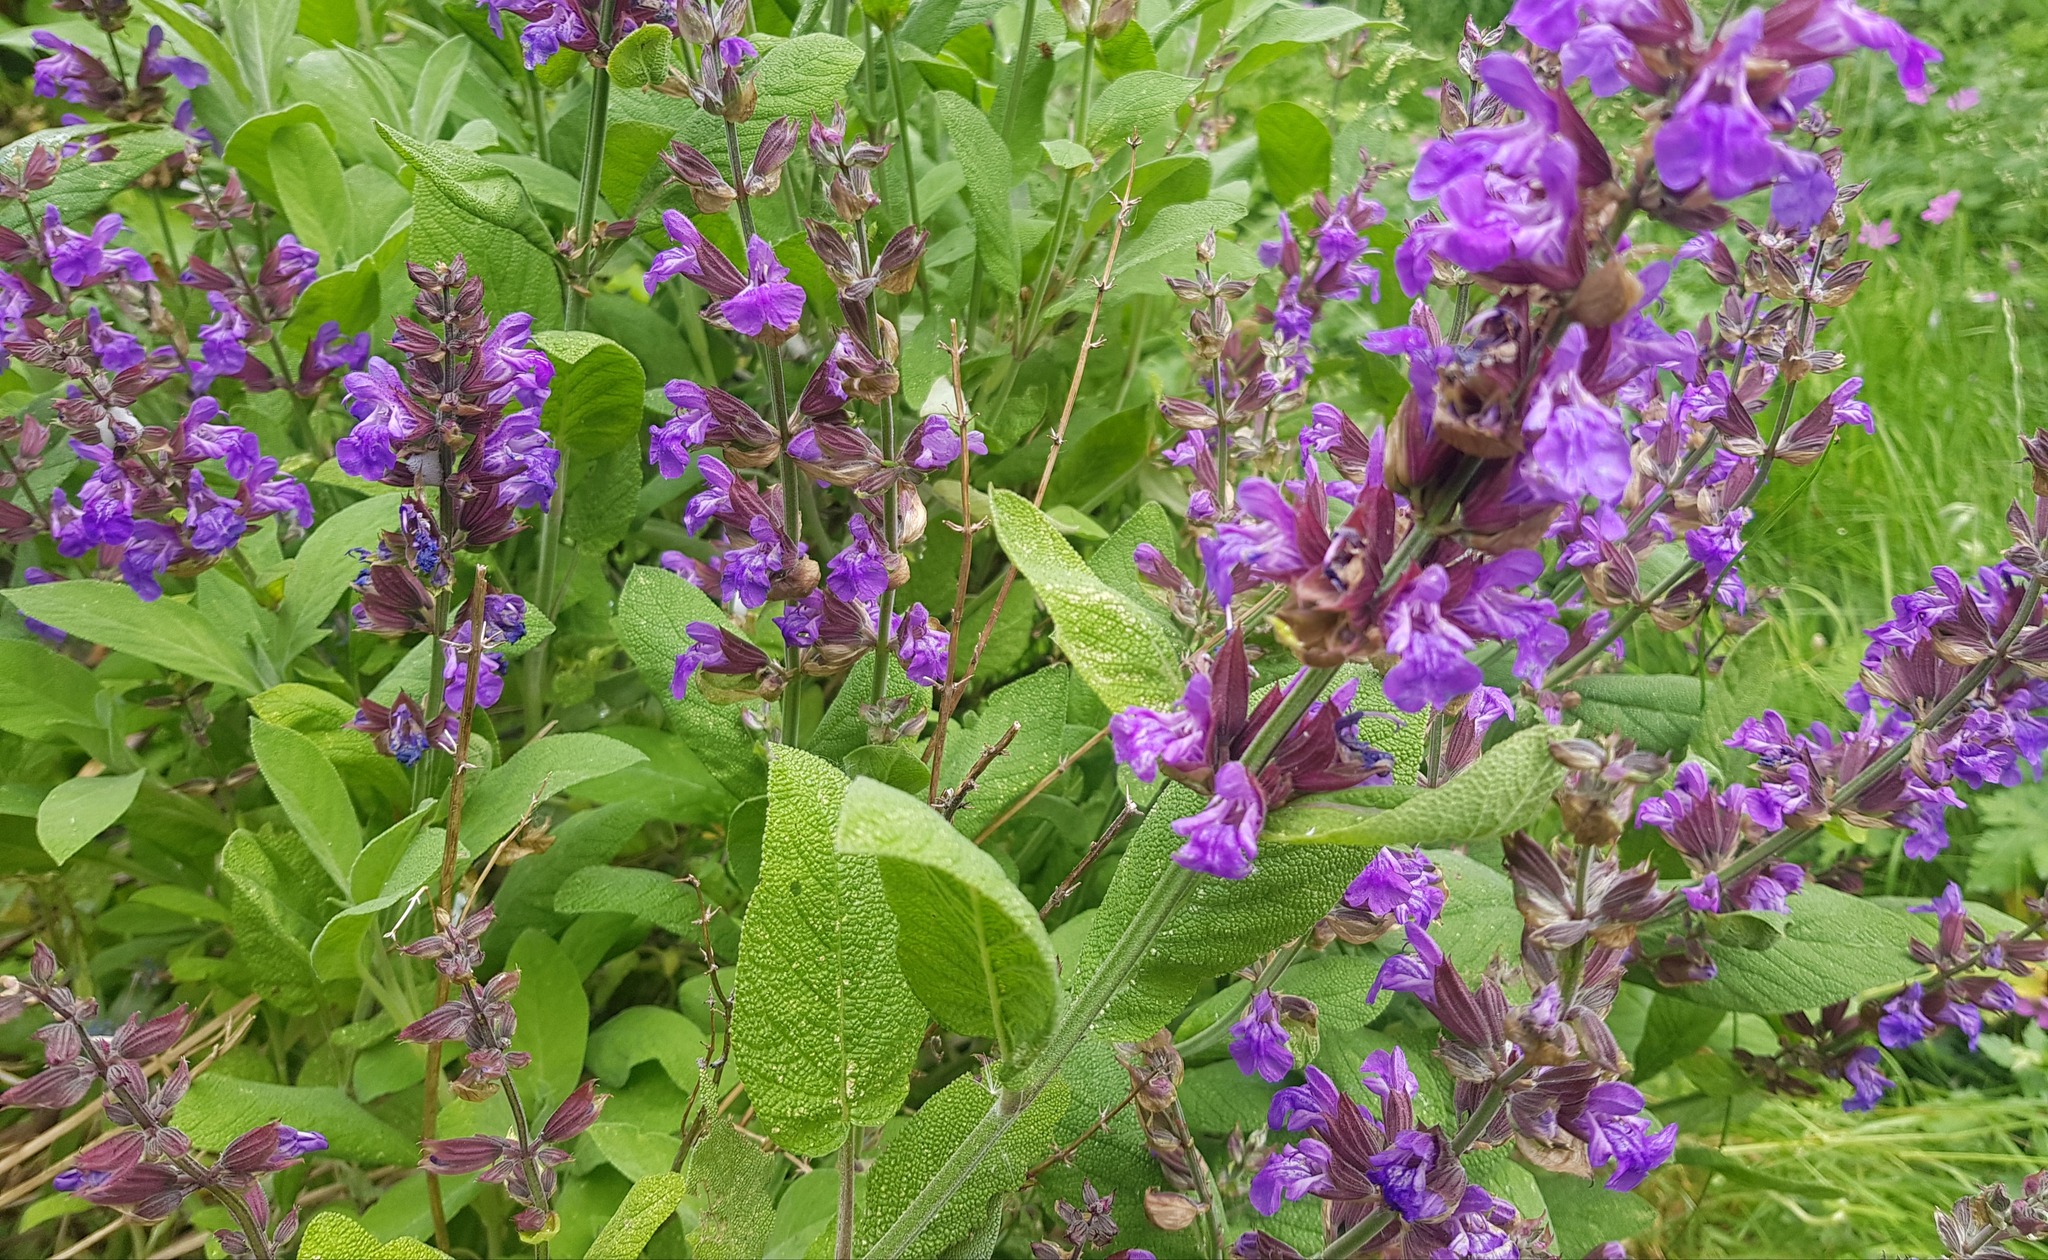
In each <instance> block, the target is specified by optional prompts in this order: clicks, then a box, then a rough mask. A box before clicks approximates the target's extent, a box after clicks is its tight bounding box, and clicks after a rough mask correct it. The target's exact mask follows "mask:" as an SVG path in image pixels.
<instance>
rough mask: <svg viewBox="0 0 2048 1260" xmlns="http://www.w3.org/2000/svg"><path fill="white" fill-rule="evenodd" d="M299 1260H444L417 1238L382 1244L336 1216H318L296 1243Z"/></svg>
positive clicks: (445, 1258)
mask: <svg viewBox="0 0 2048 1260" xmlns="http://www.w3.org/2000/svg"><path fill="white" fill-rule="evenodd" d="M299 1260H448V1253H447V1252H445V1251H442V1250H440V1249H439V1248H437V1247H430V1246H428V1245H427V1244H426V1243H423V1242H421V1241H420V1240H419V1239H417V1238H394V1239H392V1240H391V1241H390V1242H385V1241H383V1240H382V1239H380V1238H378V1237H377V1236H376V1235H375V1234H373V1233H371V1232H370V1231H369V1230H367V1229H364V1228H363V1227H362V1226H361V1225H360V1224H358V1223H357V1222H355V1221H354V1220H352V1219H350V1218H349V1217H346V1216H343V1215H342V1214H341V1213H340V1212H334V1211H328V1212H322V1213H321V1214H320V1215H318V1216H316V1217H314V1218H313V1219H312V1220H311V1221H309V1222H308V1223H307V1225H306V1232H305V1234H304V1235H303V1236H302V1237H301V1238H300V1239H299Z"/></svg>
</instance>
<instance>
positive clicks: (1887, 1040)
mask: <svg viewBox="0 0 2048 1260" xmlns="http://www.w3.org/2000/svg"><path fill="white" fill-rule="evenodd" d="M1926 996H1927V991H1926V990H1925V989H1923V988H1921V987H1920V984H1919V982H1918V981H1915V982H1914V983H1912V984H1909V985H1907V986H1906V987H1905V988H1904V989H1902V990H1900V992H1899V995H1898V996H1897V997H1895V998H1893V999H1892V1000H1891V1001H1889V1002H1886V1003H1885V1004H1884V1014H1882V1015H1880V1016H1879V1017H1878V1020H1877V1039H1878V1041H1879V1042H1880V1043H1881V1044H1882V1045H1883V1046H1884V1047H1885V1049H1887V1050H1903V1049H1905V1048H1906V1047H1907V1046H1910V1045H1915V1044H1917V1043H1919V1042H1922V1041H1925V1040H1927V1039H1928V1038H1929V1037H1932V1036H1933V1035H1934V1032H1935V1028H1934V1021H1933V1020H1931V1019H1929V1018H1927V1013H1926V1012H1925V1011H1923V1010H1921V1009H1920V1004H1921V1002H1922V1001H1923V1000H1925V998H1926Z"/></svg>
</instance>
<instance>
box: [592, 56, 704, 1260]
mask: <svg viewBox="0 0 2048 1260" xmlns="http://www.w3.org/2000/svg"><path fill="white" fill-rule="evenodd" d="M642 29H643V30H645V29H648V28H645V27H643V28H642ZM687 1193H689V1180H688V1179H687V1178H686V1177H685V1176H684V1175H683V1174H681V1173H657V1174H656V1175H654V1176H652V1177H642V1178H641V1179H640V1180H638V1181H636V1182H634V1183H633V1188H632V1189H631V1190H628V1191H626V1201H625V1202H623V1203H621V1204H619V1208H618V1210H617V1211H616V1212H613V1213H612V1218H611V1219H610V1220H608V1221H606V1222H605V1224H604V1228H603V1229H602V1230H600V1231H598V1235H597V1237H596V1238H593V1239H591V1241H590V1248H589V1250H587V1251H585V1252H584V1253H583V1255H584V1260H636V1257H638V1256H639V1255H640V1253H641V1251H643V1250H644V1249H645V1248H646V1246H647V1240H648V1239H650V1238H652V1237H654V1232H655V1231H656V1230H658V1229H660V1228H661V1227H662V1226H663V1225H665V1224H667V1223H668V1219H669V1217H671V1216H674V1215H675V1212H676V1205H677V1204H679V1203H681V1202H682V1201H683V1196H684V1195H685V1194H687Z"/></svg>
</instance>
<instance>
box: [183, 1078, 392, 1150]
mask: <svg viewBox="0 0 2048 1260" xmlns="http://www.w3.org/2000/svg"><path fill="white" fill-rule="evenodd" d="M273 1120H282V1121H284V1122H285V1123H286V1124H289V1125H293V1126H295V1127H297V1128H301V1129H312V1130H314V1131H316V1132H318V1133H320V1134H322V1135H324V1136H325V1137H326V1138H327V1153H326V1156H325V1157H326V1158H328V1159H340V1160H347V1161H349V1162H351V1163H356V1164H361V1165H364V1166H366V1167H370V1168H410V1167H412V1166H413V1164H414V1163H416V1162H418V1160H419V1156H420V1152H419V1147H418V1146H417V1145H415V1144H414V1142H413V1137H412V1135H409V1134H405V1133H401V1132H399V1131H398V1130H397V1129H394V1128H392V1127H391V1126H390V1125H388V1124H386V1123H384V1122H383V1121H382V1120H379V1119H378V1118H377V1117H376V1116H373V1115H371V1114H370V1113H369V1112H368V1111H365V1110H364V1109H363V1108H362V1106H361V1105H360V1104H358V1103H357V1102H356V1101H355V1100H354V1099H352V1098H350V1097H349V1096H348V1095H347V1094H346V1093H344V1092H342V1091H341V1090H339V1089H335V1088H332V1087H329V1086H298V1085H273V1084H271V1083H269V1082H267V1081H249V1080H242V1079H241V1078H239V1077H233V1076H229V1075H228V1074H226V1073H225V1072H208V1073H206V1074H205V1075H203V1076H198V1077H194V1078H193V1081H192V1091H191V1092H190V1093H188V1094H186V1095H185V1100H184V1101H183V1102H181V1103H179V1104H178V1127H179V1128H181V1129H183V1130H185V1132H186V1133H187V1134H189V1135H190V1136H191V1138H192V1141H193V1144H194V1145H196V1146H198V1147H199V1148H200V1149H201V1150H207V1151H218V1150H220V1149H222V1148H223V1147H225V1146H226V1145H227V1144H228V1143H229V1142H232V1141H234V1140H235V1139H236V1138H237V1137H240V1136H241V1135H242V1134H243V1133H246V1132H248V1131H249V1130H250V1129H253V1128H255V1127H256V1126H257V1125H260V1124H268V1123H270V1122H271V1121H273Z"/></svg>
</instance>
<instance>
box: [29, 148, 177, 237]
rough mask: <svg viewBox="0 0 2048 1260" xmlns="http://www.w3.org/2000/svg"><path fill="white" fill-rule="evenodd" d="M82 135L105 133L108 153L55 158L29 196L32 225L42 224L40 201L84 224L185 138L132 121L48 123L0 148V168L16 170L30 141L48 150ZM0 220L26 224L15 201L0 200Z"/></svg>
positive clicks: (76, 224)
mask: <svg viewBox="0 0 2048 1260" xmlns="http://www.w3.org/2000/svg"><path fill="white" fill-rule="evenodd" d="M86 136H105V137H107V141H108V143H109V144H110V145H111V146H112V147H113V149H114V156H112V157H110V158H108V159H107V160H106V161H104V162H88V161H86V160H85V156H84V155H83V154H80V155H79V156H77V157H68V158H65V159H64V160H63V161H62V162H61V163H59V165H58V167H57V176H56V178H55V179H53V180H52V181H51V182H50V185H49V186H48V187H47V188H43V189H41V190H39V191H38V192H37V193H36V194H35V196H34V197H33V198H31V201H32V203H33V204H34V206H35V208H36V214H37V216H38V218H37V221H36V227H37V228H40V227H41V225H42V220H41V218H40V216H41V214H42V212H43V210H42V208H43V207H44V206H55V207H57V213H58V215H59V216H61V217H62V218H63V220H64V222H66V223H69V224H71V225H73V226H74V227H85V226H88V225H87V224H85V223H84V220H85V219H87V218H89V217H91V216H93V215H96V214H98V213H99V212H100V210H101V209H102V208H103V207H105V205H106V204H107V202H108V201H109V200H110V199H111V198H112V197H113V195H114V194H115V193H117V192H120V191H121V190H122V189H124V188H126V187H128V185H130V184H132V183H134V182H135V181H136V180H138V179H141V178H142V177H143V176H144V175H147V174H148V173H149V172H151V171H153V170H155V169H156V168H157V167H158V166H160V165H162V164H163V160H164V159H165V158H167V157H170V156H171V155H172V154H174V153H182V152H184V150H185V145H186V144H187V143H188V142H187V141H186V139H185V137H184V136H183V135H181V134H180V133H178V132H176V131H173V130H171V129H170V128H169V127H150V126H141V125H138V124H133V123H112V124H109V123H86V124H83V125H79V126H65V127H52V128H49V129H48V130H46V131H36V132H31V133H30V134H28V135H26V136H23V137H22V138H21V139H19V140H16V141H15V142H14V143H12V144H10V145H8V146H7V147H6V148H4V149H0V170H6V171H11V172H14V173H17V174H18V173H20V171H21V165H22V163H23V162H24V161H26V160H27V159H28V155H29V152H30V151H31V150H32V149H34V148H35V147H36V146H38V145H41V146H43V147H45V148H48V149H50V150H52V151H53V152H54V151H55V150H57V149H58V148H59V147H61V146H62V145H64V144H67V143H70V142H73V141H77V140H82V139H84V138H85V137H86ZM0 225H4V226H6V227H9V228H11V229H13V230H14V231H17V232H24V231H27V230H28V229H29V224H28V221H27V219H26V217H25V216H24V214H23V212H22V208H21V203H20V202H18V201H10V202H6V203H5V204H4V205H0Z"/></svg>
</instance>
